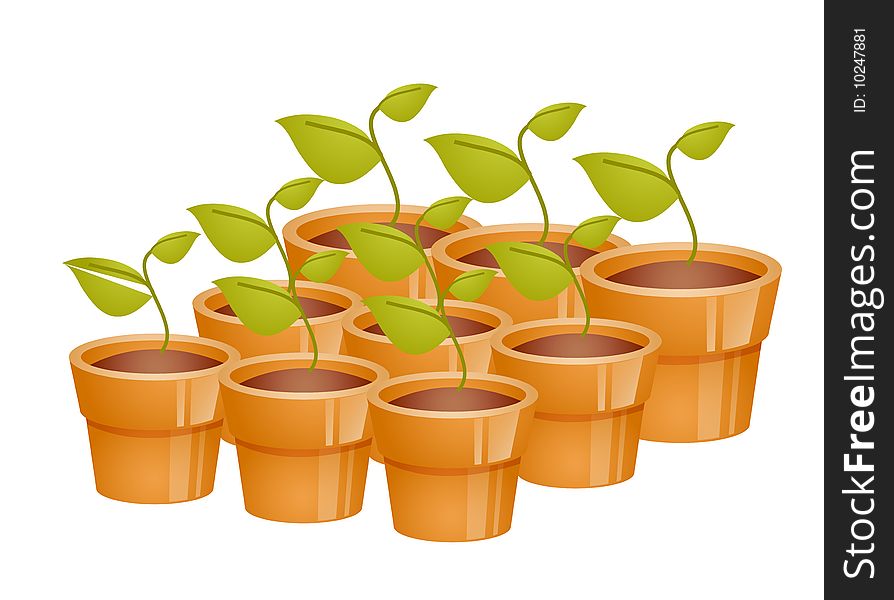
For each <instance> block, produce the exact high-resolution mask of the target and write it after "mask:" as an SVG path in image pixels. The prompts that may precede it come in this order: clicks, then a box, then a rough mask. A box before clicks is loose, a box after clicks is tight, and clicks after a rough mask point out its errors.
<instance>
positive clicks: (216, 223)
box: [189, 204, 276, 263]
mask: <svg viewBox="0 0 894 600" xmlns="http://www.w3.org/2000/svg"><path fill="white" fill-rule="evenodd" d="M189 212H191V213H192V214H193V216H194V217H195V218H196V219H197V220H198V221H199V225H200V226H201V227H202V231H204V232H205V235H207V236H208V239H209V240H211V244H212V245H213V246H214V247H215V248H217V251H218V252H220V253H221V254H222V255H223V256H225V257H226V258H228V259H229V260H232V261H233V262H239V263H244V262H250V261H252V260H255V259H256V258H258V257H260V256H262V255H263V254H264V253H265V252H267V250H269V249H270V247H271V246H273V244H274V243H275V242H276V239H275V238H274V237H273V234H272V233H271V232H270V230H269V229H268V228H267V222H266V221H264V219H262V218H261V217H259V216H258V215H256V214H254V213H253V212H251V211H248V210H245V209H244V208H239V207H238V206H231V205H229V204H200V205H199V206H193V207H192V208H190V209H189Z"/></svg>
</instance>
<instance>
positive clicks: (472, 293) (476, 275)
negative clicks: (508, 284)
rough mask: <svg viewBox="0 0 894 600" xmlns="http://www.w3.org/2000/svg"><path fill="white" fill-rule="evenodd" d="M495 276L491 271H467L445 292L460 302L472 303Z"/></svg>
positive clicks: (494, 272)
mask: <svg viewBox="0 0 894 600" xmlns="http://www.w3.org/2000/svg"><path fill="white" fill-rule="evenodd" d="M496 274H497V272H496V271H493V270H491V269H475V270H474V271H467V272H466V273H463V274H461V275H460V276H459V277H457V278H456V279H454V280H453V283H451V284H450V287H449V288H448V289H447V291H448V292H450V293H451V294H453V295H454V296H455V297H457V298H459V299H460V300H465V301H466V302H473V301H475V300H477V299H478V298H480V297H481V294H483V293H484V292H485V291H486V290H487V286H488V285H490V282H491V280H492V279H493V278H494V275H496Z"/></svg>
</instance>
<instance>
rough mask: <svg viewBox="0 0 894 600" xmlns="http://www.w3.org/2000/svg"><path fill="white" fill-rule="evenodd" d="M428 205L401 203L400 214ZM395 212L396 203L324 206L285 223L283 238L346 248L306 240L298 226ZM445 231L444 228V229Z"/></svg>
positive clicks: (314, 247)
mask: <svg viewBox="0 0 894 600" xmlns="http://www.w3.org/2000/svg"><path fill="white" fill-rule="evenodd" d="M427 208H428V207H427V206H417V205H414V204H401V206H400V214H401V215H403V214H411V215H414V216H417V217H418V216H419V215H421V214H422V213H423V212H424V211H425V210H426V209H427ZM385 211H387V212H393V211H394V204H351V205H348V206H336V207H333V208H323V209H320V210H315V211H313V212H309V213H304V214H303V215H299V216H297V217H295V218H294V219H292V220H291V221H289V222H288V223H286V224H285V225H283V228H282V235H283V240H284V241H285V242H286V243H287V244H291V245H293V246H296V247H298V248H303V249H304V250H309V251H310V252H325V251H326V250H344V249H343V248H333V247H331V246H323V245H322V244H315V243H314V242H311V241H310V240H305V239H304V238H302V237H300V236H299V235H298V227H300V226H301V225H304V224H305V223H308V222H310V221H314V220H316V219H321V218H326V217H333V216H336V215H350V214H356V213H368V212H385ZM457 223H462V224H463V225H465V226H466V227H467V228H469V229H473V228H474V229H477V228H478V227H480V226H481V224H480V223H479V222H478V221H476V220H475V219H473V218H471V217H467V216H466V215H462V216H461V217H460V218H459V220H458V221H457ZM442 231H443V230H442ZM425 252H426V254H430V253H431V248H427V249H426V250H425ZM346 258H357V255H356V254H354V252H353V251H348V255H347V257H346Z"/></svg>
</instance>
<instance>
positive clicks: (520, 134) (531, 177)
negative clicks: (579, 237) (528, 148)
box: [518, 121, 549, 244]
mask: <svg viewBox="0 0 894 600" xmlns="http://www.w3.org/2000/svg"><path fill="white" fill-rule="evenodd" d="M530 124H531V122H530V121H528V123H527V125H525V126H524V127H522V130H521V131H519V132H518V157H519V158H520V159H521V164H522V167H523V168H524V170H525V172H526V173H527V174H528V180H529V181H530V182H531V187H532V188H534V194H535V195H536V196H537V201H538V202H539V203H540V212H542V213H543V233H541V234H540V243H541V244H542V243H543V242H545V241H546V235H547V234H548V233H549V213H547V211H546V202H544V200H543V194H541V193H540V187H538V186H537V182H536V181H535V180H534V174H533V173H531V169H530V167H528V161H527V159H526V158H525V151H524V149H523V148H522V138H523V137H524V135H525V132H526V131H527V130H528V125H530Z"/></svg>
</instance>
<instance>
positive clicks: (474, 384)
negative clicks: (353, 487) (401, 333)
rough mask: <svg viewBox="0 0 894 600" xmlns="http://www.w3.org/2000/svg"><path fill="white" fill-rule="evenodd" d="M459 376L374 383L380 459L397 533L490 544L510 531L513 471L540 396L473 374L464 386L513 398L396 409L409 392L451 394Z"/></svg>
mask: <svg viewBox="0 0 894 600" xmlns="http://www.w3.org/2000/svg"><path fill="white" fill-rule="evenodd" d="M460 377H461V375H460V374H459V373H446V372H445V373H422V374H417V375H403V376H401V377H396V378H393V379H388V380H385V381H382V382H380V383H379V384H377V385H375V386H374V387H373V388H372V389H371V390H370V393H369V404H370V414H371V416H372V421H373V427H374V428H375V431H376V435H377V437H378V440H379V447H380V448H381V450H382V453H383V454H384V455H385V472H386V474H387V477H388V492H389V495H390V497H391V514H392V516H393V519H394V528H395V529H396V530H397V531H398V532H400V533H402V534H404V535H407V536H410V537H414V538H419V539H424V540H432V541H470V540H480V539H485V538H491V537H495V536H498V535H501V534H503V533H505V532H506V531H508V530H509V527H510V525H511V523H512V510H513V507H514V505H515V488H516V483H517V480H518V465H519V462H520V460H521V455H522V452H524V450H525V446H526V444H527V439H528V432H529V430H530V426H531V420H532V418H533V416H534V401H535V400H536V398H537V392H536V391H535V390H534V388H532V387H531V386H530V385H528V384H526V383H524V382H521V381H518V380H514V379H510V378H508V377H500V376H497V375H487V374H482V373H470V374H469V379H468V382H467V383H466V387H467V388H468V389H475V390H489V391H492V392H496V393H498V394H503V395H505V396H509V397H511V399H513V400H515V402H513V403H512V404H510V405H508V406H503V407H500V408H492V409H485V410H473V411H435V410H422V409H416V408H404V407H401V406H395V405H394V404H392V402H395V401H397V400H399V399H401V398H403V397H405V396H407V395H408V394H411V393H414V392H419V391H424V390H432V389H438V388H453V387H456V385H458V383H459V379H460Z"/></svg>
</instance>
